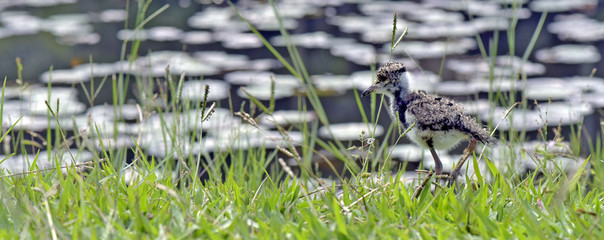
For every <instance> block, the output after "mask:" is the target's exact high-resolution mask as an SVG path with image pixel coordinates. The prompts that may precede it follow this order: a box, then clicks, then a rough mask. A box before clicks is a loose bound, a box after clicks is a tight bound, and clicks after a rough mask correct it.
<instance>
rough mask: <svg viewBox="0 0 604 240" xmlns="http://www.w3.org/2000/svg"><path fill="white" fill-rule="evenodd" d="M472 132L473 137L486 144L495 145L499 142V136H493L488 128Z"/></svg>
mask: <svg viewBox="0 0 604 240" xmlns="http://www.w3.org/2000/svg"><path fill="white" fill-rule="evenodd" d="M481 130H482V131H478V132H474V133H472V137H473V138H474V139H476V140H478V141H479V142H481V143H483V144H484V145H491V146H495V145H497V143H498V142H499V140H498V139H497V138H494V137H492V136H491V135H490V134H489V132H488V131H487V130H486V129H481Z"/></svg>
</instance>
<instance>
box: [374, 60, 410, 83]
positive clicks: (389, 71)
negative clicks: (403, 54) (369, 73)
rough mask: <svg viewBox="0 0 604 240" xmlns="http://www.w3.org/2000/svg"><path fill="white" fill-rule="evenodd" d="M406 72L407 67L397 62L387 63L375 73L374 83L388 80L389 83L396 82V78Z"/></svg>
mask: <svg viewBox="0 0 604 240" xmlns="http://www.w3.org/2000/svg"><path fill="white" fill-rule="evenodd" d="M406 71H407V67H405V65H403V64H402V63H399V62H389V63H386V65H384V66H382V67H381V68H380V69H379V70H378V72H377V81H376V82H385V81H387V80H390V81H391V82H394V81H397V80H398V77H399V76H400V75H401V74H402V73H404V72H406Z"/></svg>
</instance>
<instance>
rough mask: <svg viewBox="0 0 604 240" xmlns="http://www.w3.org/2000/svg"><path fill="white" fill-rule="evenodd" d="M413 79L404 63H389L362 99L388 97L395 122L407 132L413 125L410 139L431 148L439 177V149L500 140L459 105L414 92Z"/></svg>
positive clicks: (381, 70) (437, 97)
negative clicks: (411, 81)
mask: <svg viewBox="0 0 604 240" xmlns="http://www.w3.org/2000/svg"><path fill="white" fill-rule="evenodd" d="M409 80H410V75H409V72H407V69H406V67H405V66H404V65H403V64H402V63H398V62H391V63H387V64H386V65H384V66H383V67H381V68H380V69H379V70H378V72H377V78H376V80H375V82H374V83H373V85H371V86H370V87H369V88H367V89H366V90H365V91H363V93H362V94H361V96H367V95H369V94H370V93H372V92H375V93H381V94H384V95H386V96H388V98H389V100H390V109H389V112H390V116H391V117H392V118H393V120H394V121H396V120H398V121H400V123H401V124H402V126H403V127H404V128H405V129H407V128H409V127H411V126H413V128H412V129H410V130H409V131H408V132H407V137H408V138H409V139H410V140H411V141H413V142H415V143H416V144H418V145H420V146H421V147H424V148H428V149H430V153H431V154H432V157H433V158H434V163H435V171H436V175H441V174H442V169H443V165H442V163H441V161H440V158H438V155H437V154H436V151H435V149H449V148H451V147H453V146H455V145H456V144H457V143H459V141H460V140H462V139H468V140H470V141H473V140H477V141H480V142H482V143H484V144H489V143H495V142H496V141H497V140H496V139H495V138H493V137H491V136H490V135H489V132H487V130H486V129H484V128H483V127H482V126H481V124H479V123H478V122H476V120H474V119H473V118H472V117H470V116H468V115H466V114H464V112H463V110H462V108H461V107H460V106H459V105H458V104H457V103H455V102H453V101H452V100H450V99H447V98H443V97H439V96H437V95H434V94H428V93H426V92H424V91H414V90H411V89H409ZM414 124H415V125H414ZM454 177H456V176H454Z"/></svg>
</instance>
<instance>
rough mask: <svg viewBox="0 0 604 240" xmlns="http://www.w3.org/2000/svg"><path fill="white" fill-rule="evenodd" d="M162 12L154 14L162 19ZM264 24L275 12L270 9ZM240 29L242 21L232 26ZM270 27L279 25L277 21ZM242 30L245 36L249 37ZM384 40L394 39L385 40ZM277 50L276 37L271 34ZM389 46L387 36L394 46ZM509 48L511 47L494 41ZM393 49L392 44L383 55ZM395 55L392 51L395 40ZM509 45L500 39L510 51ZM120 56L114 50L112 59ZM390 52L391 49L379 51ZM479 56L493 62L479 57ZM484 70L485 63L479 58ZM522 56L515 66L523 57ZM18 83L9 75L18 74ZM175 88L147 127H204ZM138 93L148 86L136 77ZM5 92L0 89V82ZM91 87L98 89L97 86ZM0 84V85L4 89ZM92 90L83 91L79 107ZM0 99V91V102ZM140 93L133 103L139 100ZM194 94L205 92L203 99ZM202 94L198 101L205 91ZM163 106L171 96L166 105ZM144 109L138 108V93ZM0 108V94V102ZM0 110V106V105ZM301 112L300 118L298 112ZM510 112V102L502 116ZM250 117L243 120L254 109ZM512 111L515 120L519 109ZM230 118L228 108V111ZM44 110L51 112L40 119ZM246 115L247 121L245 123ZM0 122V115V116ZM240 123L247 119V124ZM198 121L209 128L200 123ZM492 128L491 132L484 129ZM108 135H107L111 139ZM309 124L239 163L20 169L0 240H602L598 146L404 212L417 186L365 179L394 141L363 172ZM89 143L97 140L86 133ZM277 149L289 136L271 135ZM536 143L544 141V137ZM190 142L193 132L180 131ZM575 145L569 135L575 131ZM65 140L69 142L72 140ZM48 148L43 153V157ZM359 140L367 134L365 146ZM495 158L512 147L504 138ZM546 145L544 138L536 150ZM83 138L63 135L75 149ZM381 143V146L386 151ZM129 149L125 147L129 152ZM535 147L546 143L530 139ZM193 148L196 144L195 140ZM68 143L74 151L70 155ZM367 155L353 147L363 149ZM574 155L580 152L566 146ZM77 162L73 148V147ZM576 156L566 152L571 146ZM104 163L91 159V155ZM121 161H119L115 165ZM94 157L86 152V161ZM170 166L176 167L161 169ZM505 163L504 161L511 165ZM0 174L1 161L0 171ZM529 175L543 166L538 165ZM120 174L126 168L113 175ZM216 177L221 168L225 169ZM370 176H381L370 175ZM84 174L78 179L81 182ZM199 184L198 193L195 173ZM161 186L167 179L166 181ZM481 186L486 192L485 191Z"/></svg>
mask: <svg viewBox="0 0 604 240" xmlns="http://www.w3.org/2000/svg"><path fill="white" fill-rule="evenodd" d="M148 6H149V5H148V1H140V2H139V9H141V10H139V11H138V14H139V15H138V16H137V25H136V26H135V28H136V29H141V28H142V25H143V24H144V23H146V22H149V21H150V20H151V19H152V18H153V16H156V15H157V14H152V15H151V17H145V16H144V14H145V12H146V11H147V8H148ZM163 9H165V8H162V9H160V10H158V11H157V12H156V13H159V12H161V11H163ZM275 13H276V14H277V16H278V11H277V10H276V9H275ZM242 17H244V16H242ZM276 19H278V20H279V19H280V18H279V17H277V18H276ZM250 28H252V30H253V31H255V29H253V26H252V25H250ZM393 33H394V34H396V31H393ZM282 34H283V35H284V37H286V39H288V35H287V32H286V31H284V30H283V31H282ZM394 34H393V35H394ZM508 36H513V35H508ZM394 39H396V38H395V37H394V36H393V42H394ZM398 39H399V40H398V41H397V43H396V44H404V41H402V42H400V38H398ZM511 39H512V40H513V37H511ZM127 44H128V43H127V42H125V43H124V45H123V48H122V49H123V50H122V59H124V56H125V53H126V51H127V50H126V49H127ZM139 44H140V43H138V42H136V41H135V42H133V43H132V45H131V48H130V49H131V51H130V59H131V60H133V59H135V58H136V56H137V51H136V49H137V48H138V46H139ZM265 44H267V47H269V50H270V51H271V52H273V53H274V54H275V55H277V58H278V59H280V60H281V61H283V62H284V65H285V66H286V68H287V69H288V70H290V71H291V73H292V74H293V75H294V76H296V77H298V78H299V79H300V81H301V83H302V84H303V85H304V86H305V89H306V90H307V91H306V92H307V94H308V96H307V97H306V98H300V99H299V110H300V111H301V112H302V111H306V109H311V108H312V109H313V110H314V111H316V112H317V115H318V117H319V120H320V123H321V124H322V125H325V126H329V119H328V118H327V114H326V113H325V112H324V110H323V108H322V106H321V99H319V98H318V96H317V94H316V91H315V90H314V88H313V86H312V84H311V82H310V79H309V77H308V74H307V72H306V70H305V67H304V64H303V62H302V61H301V59H300V57H299V55H298V53H297V51H296V48H295V46H293V45H291V44H290V45H289V46H288V56H289V58H290V59H293V60H292V63H288V62H287V60H286V58H285V57H282V56H281V54H280V53H278V52H277V51H276V50H274V49H273V48H272V47H270V45H268V42H266V41H265ZM394 46H395V44H393V47H394ZM490 51H491V53H492V52H496V50H494V49H491V50H490ZM484 54H485V55H484V56H485V61H490V60H491V57H490V56H489V55H487V54H486V52H484ZM527 56H528V55H527ZM19 68H20V69H19V71H21V66H20V65H19ZM108 79H110V80H109V81H110V82H111V83H112V84H111V86H110V89H111V91H112V93H113V96H114V102H113V106H114V108H115V109H119V108H120V107H121V106H122V105H123V104H124V102H125V95H126V92H127V87H126V86H127V85H128V84H127V82H128V81H129V80H128V76H127V75H124V74H120V75H117V76H113V77H110V78H108ZM177 79H178V80H175V79H173V76H172V75H171V74H170V73H169V72H168V73H167V77H166V80H165V81H167V86H168V89H166V92H163V93H162V94H159V95H158V96H157V97H158V98H159V99H160V100H161V101H162V102H164V103H166V105H167V106H168V107H167V110H163V109H160V108H156V107H151V106H149V105H142V106H141V109H144V114H143V115H145V116H147V114H149V113H150V112H151V111H157V112H158V113H160V115H162V114H165V113H166V112H168V111H169V112H172V113H174V114H176V115H181V114H184V113H186V112H188V111H192V110H196V111H198V110H202V109H203V111H202V112H204V113H203V114H202V116H199V118H198V119H199V120H200V121H202V119H203V118H206V117H208V115H209V113H210V112H211V109H212V108H213V105H211V103H207V102H205V101H203V102H199V103H193V104H189V103H186V102H181V101H180V100H179V98H178V96H179V92H180V86H181V85H182V81H184V79H185V76H184V75H183V76H179V77H178V78H177ZM136 81H137V82H139V83H143V84H144V83H149V85H151V84H152V83H153V82H154V80H153V79H145V78H144V77H136ZM5 82H6V80H5ZM103 82H105V80H103ZM4 84H5V83H4ZM102 88H103V86H101V87H100V88H99V89H94V88H91V89H90V91H89V94H88V96H89V98H90V103H91V104H92V103H93V102H94V96H96V95H98V93H99V92H100V91H101V89H102ZM3 90H4V88H3ZM143 91H147V90H143ZM206 91H207V90H206ZM210 91H211V89H210ZM167 92H170V93H173V94H167ZM147 93H148V94H147V95H146V96H152V94H149V93H151V92H147ZM2 96H4V91H2ZM137 97H138V100H139V102H140V103H141V104H143V103H148V102H151V101H150V99H146V98H144V96H143V95H141V96H137ZM251 97H252V98H251V99H252V100H251V103H248V105H247V107H242V108H241V109H239V110H233V112H237V115H238V116H241V117H242V119H243V120H244V121H247V122H250V123H254V122H255V119H254V118H255V117H258V116H259V115H261V114H270V113H271V112H272V111H273V109H274V102H273V101H270V102H269V106H268V107H267V106H265V105H264V104H266V103H263V102H261V101H258V100H255V99H254V98H253V96H251ZM355 97H356V98H355V99H356V103H357V104H358V106H359V108H360V111H361V112H362V113H363V116H364V119H365V122H367V123H368V124H373V123H374V122H377V119H378V118H379V117H380V116H381V117H387V116H385V113H382V112H383V111H381V106H382V102H381V100H380V99H377V98H376V97H375V96H372V99H371V102H372V106H371V108H370V110H369V115H370V116H371V117H370V118H367V115H365V109H362V105H361V104H360V98H359V97H358V93H355ZM499 97H504V96H501V94H496V96H492V99H491V100H492V101H493V102H504V101H505V99H504V98H501V99H500V98H499ZM1 100H2V106H3V105H4V98H2V99H1ZM306 100H308V103H309V104H310V105H307V101H306ZM54 102H55V100H53V99H49V101H48V103H49V115H48V121H49V122H51V121H55V118H54V117H53V113H56V112H57V111H59V109H54V108H52V107H51V106H53V103H54ZM512 104H513V102H510V103H509V105H507V106H511V105H512ZM253 105H255V106H256V107H254V106H253ZM525 107H526V106H525ZM231 109H232V108H231ZM51 110H52V111H51ZM258 110H260V111H261V112H257V111H258ZM2 111H3V108H1V107H0V116H2ZM249 114H251V115H249ZM209 117H212V116H211V115H210V116H209ZM162 121H163V124H162V125H163V128H162V131H161V132H162V134H163V136H172V137H179V136H184V135H185V134H188V135H189V138H180V139H181V140H182V139H184V141H187V140H191V141H192V139H195V138H201V136H195V133H189V132H187V131H185V130H184V129H185V127H186V126H183V125H182V124H178V123H177V122H172V121H170V120H169V119H164V120H162ZM497 121H499V120H496V121H495V123H497ZM115 128H116V129H115V132H117V125H116V126H115ZM317 128H318V125H317V124H313V123H309V124H302V125H301V126H299V127H298V129H295V130H298V131H301V132H302V134H303V141H302V143H301V144H300V146H299V147H295V146H294V145H293V144H291V142H287V144H284V145H283V146H282V147H281V148H280V149H269V148H263V147H257V148H252V149H249V150H238V149H235V148H227V149H226V150H225V151H224V152H223V153H220V154H215V155H213V156H210V155H207V154H202V155H199V156H197V155H191V154H186V151H185V150H184V149H183V147H182V146H183V145H182V144H178V143H176V144H170V143H168V142H164V144H165V145H166V146H167V149H169V150H168V153H169V154H167V157H165V158H163V159H156V158H152V157H150V156H148V155H146V153H145V152H144V151H143V150H142V149H140V148H139V147H138V146H135V147H132V148H131V149H127V148H120V149H114V150H109V149H106V150H103V151H99V152H97V154H96V155H95V158H94V160H93V162H92V163H89V164H80V165H78V167H79V168H76V167H74V166H72V167H69V168H54V169H48V170H44V169H42V170H40V169H38V168H37V167H36V164H35V159H32V160H31V161H32V163H33V164H32V166H31V168H30V169H31V170H32V171H31V172H27V173H25V174H10V173H6V172H4V173H3V174H2V176H0V201H2V204H1V205H0V238H2V239H8V238H12V239H16V238H25V239H32V238H33V239H70V238H71V239H190V238H201V239H237V238H243V239H249V238H264V239H282V238H289V239H294V238H296V239H335V238H341V239H359V238H371V239H382V238H400V239H407V238H414V239H417V238H426V239H430V238H441V239H467V238H480V239H482V238H499V239H513V238H517V239H560V238H563V239H564V238H572V239H576V238H580V239H601V238H603V237H604V234H603V229H602V226H604V214H603V212H602V202H603V200H604V193H603V192H602V188H601V186H603V184H604V177H603V174H604V164H603V163H602V159H603V157H604V154H603V151H602V149H604V145H603V142H604V140H603V139H604V136H594V137H593V139H594V140H593V141H590V142H589V143H587V144H589V147H590V152H589V153H588V154H589V155H590V158H589V160H588V161H585V164H584V165H582V167H581V168H580V170H579V171H578V172H577V173H576V174H574V175H570V176H567V175H566V173H565V172H564V171H562V170H561V169H559V168H557V169H555V170H552V171H546V173H545V174H539V173H538V172H533V173H528V174H526V175H522V176H519V175H517V174H516V173H514V172H509V171H503V170H502V169H498V168H497V167H496V166H495V164H494V163H493V162H491V160H490V159H486V158H482V159H479V158H478V156H476V157H474V158H471V159H470V160H469V161H468V164H475V165H476V164H477V163H478V162H479V161H484V162H485V163H486V164H487V166H488V167H487V169H488V170H487V171H484V172H480V173H479V174H477V175H476V176H474V177H471V176H468V179H473V180H471V181H468V182H469V184H459V185H457V186H451V187H446V186H437V184H436V183H433V182H432V181H433V179H431V180H429V182H428V186H435V187H434V190H433V191H431V190H430V188H429V187H428V188H425V189H424V190H423V191H422V192H421V193H420V194H419V195H418V196H417V198H412V196H413V195H414V192H415V186H417V185H418V184H419V182H420V181H419V180H417V179H416V180H415V181H401V180H400V177H401V175H402V172H396V171H395V172H394V173H391V171H390V169H389V168H388V167H384V166H387V164H382V165H378V164H377V163H378V162H379V161H381V160H379V159H383V158H385V159H386V163H387V162H388V161H389V158H388V154H389V153H388V146H389V145H392V144H394V143H395V142H396V140H397V139H400V136H401V134H403V132H402V131H401V130H400V129H397V127H396V126H395V125H392V126H390V128H389V130H388V132H387V133H386V135H387V136H386V137H385V139H386V140H384V141H383V142H380V141H379V140H376V141H375V142H373V143H370V144H367V145H366V146H362V147H359V146H356V148H357V149H361V150H362V151H363V153H364V154H363V157H362V159H363V160H364V161H363V165H362V166H358V165H357V164H356V163H355V162H354V161H352V160H351V159H352V158H353V156H352V155H351V154H349V151H348V149H349V148H350V147H351V146H350V145H349V144H347V143H342V142H338V141H334V142H327V141H324V140H321V139H318V138H317V137H316V135H317V134H316V133H317ZM90 129H92V131H93V133H92V134H93V135H100V133H99V131H98V130H97V131H94V130H95V129H98V128H97V126H92V128H90ZM2 131H3V132H2V134H1V135H0V136H2V139H4V138H5V136H11V140H10V141H11V142H10V145H11V149H21V150H23V149H26V148H27V149H30V148H32V147H33V146H32V145H34V143H32V142H31V141H28V140H27V139H23V132H19V131H13V130H12V127H11V128H7V127H5V126H3V129H2ZM48 131H49V134H48V136H49V138H48V139H49V140H48V144H47V145H46V146H45V147H44V148H48V149H49V150H52V152H50V151H49V156H50V157H51V159H57V160H56V161H59V160H58V159H60V155H61V153H62V154H69V153H68V152H67V151H66V148H65V144H64V143H65V142H66V141H67V139H65V136H64V135H63V131H60V129H59V130H55V131H52V130H50V127H49V129H48ZM280 131H281V133H282V135H283V137H284V139H286V138H287V134H288V132H289V131H291V130H289V129H283V128H281V129H280ZM545 131H547V129H545ZM193 132H197V131H193ZM576 132H577V134H579V133H580V132H581V131H579V130H577V131H576ZM76 133H77V131H76ZM51 134H52V135H53V136H55V137H54V138H53V139H55V142H53V143H50V139H51V138H50V136H51ZM367 135H368V136H367V137H371V136H372V134H371V133H367ZM510 136H514V137H513V138H509V139H505V137H507V136H504V139H502V140H504V141H502V144H510V145H512V144H519V142H518V141H519V140H518V138H517V137H515V136H516V135H510ZM545 137H547V136H545ZM83 138H84V136H79V135H76V139H83ZM389 139H395V140H394V141H388V140H389ZM134 140H135V139H134ZM544 140H546V139H544ZM202 141H203V138H202ZM76 142H78V141H76ZM365 143H367V142H365ZM574 144H581V143H580V141H577V140H575V141H574ZM75 145H77V146H76V147H78V148H86V146H84V145H78V144H75ZM574 147H576V146H574ZM317 148H324V149H327V150H328V151H330V152H332V153H333V154H335V155H336V156H337V157H338V158H339V159H340V160H341V161H344V163H345V166H346V167H347V170H348V171H349V172H351V173H352V177H349V178H343V177H341V178H339V179H337V180H339V182H338V183H337V184H336V185H332V184H331V183H329V182H324V181H323V180H321V179H320V178H318V177H317V176H315V173H313V171H311V170H310V169H312V165H311V164H310V159H311V157H313V156H317V155H319V154H317V153H316V152H315V149H317ZM104 149H105V148H104ZM128 150H130V151H132V152H134V153H135V158H134V159H127V154H126V152H127V151H128ZM95 152H96V151H95ZM176 155H178V156H182V157H180V158H176V157H174V156H176ZM285 156H290V157H292V158H294V159H295V160H297V161H298V162H299V164H300V165H301V166H302V171H301V173H300V174H299V175H293V174H292V173H291V171H290V169H289V168H288V167H286V166H284V164H279V163H278V162H280V160H279V159H280V158H282V157H285ZM511 158H512V157H511V156H510V160H511ZM0 161H5V159H0ZM542 161H544V162H545V161H547V158H546V159H542ZM127 162H131V163H127ZM229 163H230V164H229ZM376 166H381V167H376ZM82 167H86V169H85V171H82V170H81V168H82ZM125 167H130V168H132V169H135V171H136V172H137V173H138V174H139V177H138V178H136V179H135V180H133V181H132V182H126V181H125V179H124V172H125V170H124V168H125ZM202 169H205V170H204V174H205V178H204V179H205V180H203V181H201V180H200V178H199V177H198V173H200V172H202ZM173 172H175V173H176V174H173ZM486 176H490V177H491V180H490V181H487V180H486V179H487V178H486Z"/></svg>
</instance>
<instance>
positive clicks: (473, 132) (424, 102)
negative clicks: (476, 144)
mask: <svg viewBox="0 0 604 240" xmlns="http://www.w3.org/2000/svg"><path fill="white" fill-rule="evenodd" d="M403 101H404V105H405V106H406V109H405V110H406V111H407V112H406V113H405V114H413V115H414V116H415V119H416V121H417V122H416V126H415V127H417V128H418V129H420V130H426V129H428V130H433V131H445V132H446V131H450V130H459V131H461V132H464V133H466V134H468V135H470V136H472V137H473V138H475V139H476V140H478V141H480V142H482V143H484V144H489V143H495V142H496V141H497V140H496V139H495V138H493V137H491V136H490V135H489V132H487V130H486V129H484V128H482V126H481V125H480V124H478V123H477V122H476V121H474V119H472V118H471V117H470V116H468V115H466V114H464V112H463V110H462V108H461V106H459V105H458V104H457V103H455V102H454V101H453V100H450V99H447V98H442V97H439V96H437V95H433V94H428V93H426V92H423V91H410V92H408V93H407V94H406V95H405V97H404V98H403ZM401 110H403V109H399V111H401ZM399 114H400V113H399ZM411 124H413V123H406V124H405V125H407V126H409V125H411Z"/></svg>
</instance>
